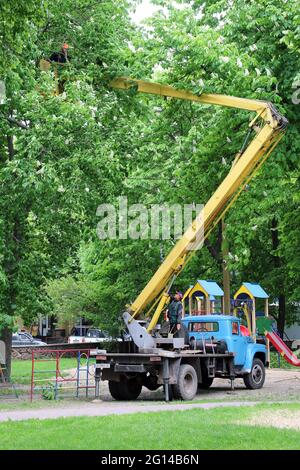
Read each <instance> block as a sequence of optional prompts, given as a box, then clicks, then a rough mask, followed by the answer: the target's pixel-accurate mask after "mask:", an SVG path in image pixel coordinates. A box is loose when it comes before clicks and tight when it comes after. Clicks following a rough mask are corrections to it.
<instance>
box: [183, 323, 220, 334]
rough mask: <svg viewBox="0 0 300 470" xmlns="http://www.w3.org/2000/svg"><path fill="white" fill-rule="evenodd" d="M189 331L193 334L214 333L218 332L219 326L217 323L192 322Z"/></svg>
mask: <svg viewBox="0 0 300 470" xmlns="http://www.w3.org/2000/svg"><path fill="white" fill-rule="evenodd" d="M189 331H193V332H201V333H206V332H216V331H219V324H218V323H217V322H192V323H190V324H189Z"/></svg>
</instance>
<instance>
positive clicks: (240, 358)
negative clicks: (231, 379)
mask: <svg viewBox="0 0 300 470" xmlns="http://www.w3.org/2000/svg"><path fill="white" fill-rule="evenodd" d="M231 335H232V344H233V352H234V353H235V356H234V364H235V365H243V364H244V363H245V360H246V351H247V344H248V338H247V337H246V336H242V335H241V331H240V323H239V322H238V321H233V322H232V323H231Z"/></svg>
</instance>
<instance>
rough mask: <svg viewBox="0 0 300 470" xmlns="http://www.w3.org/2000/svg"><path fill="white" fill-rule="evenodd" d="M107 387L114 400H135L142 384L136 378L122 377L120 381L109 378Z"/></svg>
mask: <svg viewBox="0 0 300 470" xmlns="http://www.w3.org/2000/svg"><path fill="white" fill-rule="evenodd" d="M108 388H109V391H110V394H111V396H112V397H113V398H114V399H115V400H136V399H137V397H138V396H139V394H140V393H141V391H142V384H141V383H140V382H139V381H138V380H137V379H136V378H132V379H127V378H123V379H121V381H120V382H114V381H112V380H109V381H108Z"/></svg>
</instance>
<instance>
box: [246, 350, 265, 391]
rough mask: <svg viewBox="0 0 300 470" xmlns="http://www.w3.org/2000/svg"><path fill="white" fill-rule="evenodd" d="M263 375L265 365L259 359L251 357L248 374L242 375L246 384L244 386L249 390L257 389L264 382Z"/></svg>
mask: <svg viewBox="0 0 300 470" xmlns="http://www.w3.org/2000/svg"><path fill="white" fill-rule="evenodd" d="M265 377H266V372H265V366H264V365H263V363H262V361H261V360H260V359H258V358H255V359H253V363H252V368H251V372H250V374H246V375H244V377H243V379H244V384H245V385H246V388H248V389H250V390H257V389H258V388H262V386H263V384H264V383H265Z"/></svg>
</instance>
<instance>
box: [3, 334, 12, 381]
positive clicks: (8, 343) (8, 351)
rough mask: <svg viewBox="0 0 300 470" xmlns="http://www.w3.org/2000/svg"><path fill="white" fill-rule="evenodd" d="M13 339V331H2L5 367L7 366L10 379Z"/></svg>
mask: <svg viewBox="0 0 300 470" xmlns="http://www.w3.org/2000/svg"><path fill="white" fill-rule="evenodd" d="M11 338H12V331H11V330H10V329H8V328H4V329H3V330H2V333H1V336H0V339H1V341H3V342H4V344H5V366H6V375H7V378H8V379H10V375H11Z"/></svg>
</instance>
